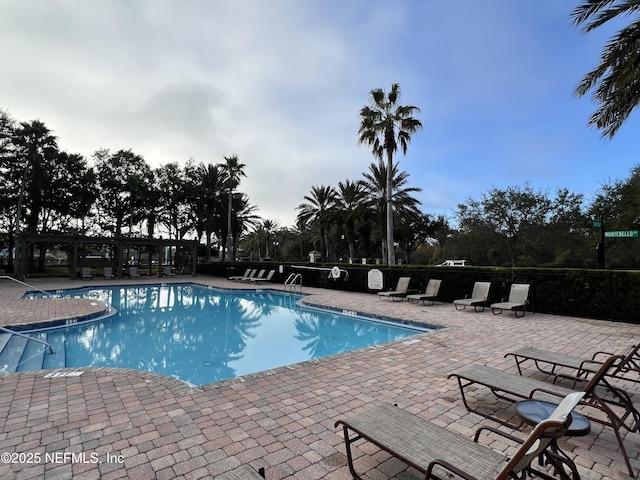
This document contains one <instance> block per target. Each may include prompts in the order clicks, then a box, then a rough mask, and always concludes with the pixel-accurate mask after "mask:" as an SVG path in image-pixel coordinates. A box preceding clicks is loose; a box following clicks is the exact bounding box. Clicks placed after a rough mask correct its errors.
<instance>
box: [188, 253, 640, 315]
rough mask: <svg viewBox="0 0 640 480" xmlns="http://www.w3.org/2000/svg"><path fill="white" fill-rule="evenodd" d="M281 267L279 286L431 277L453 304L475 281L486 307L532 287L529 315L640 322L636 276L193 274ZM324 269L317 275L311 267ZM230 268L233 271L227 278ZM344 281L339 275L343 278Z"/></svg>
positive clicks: (208, 269) (468, 270)
mask: <svg viewBox="0 0 640 480" xmlns="http://www.w3.org/2000/svg"><path fill="white" fill-rule="evenodd" d="M279 265H282V266H283V270H284V273H282V274H277V275H276V277H274V281H275V282H279V283H282V282H284V280H285V279H286V278H287V276H288V275H289V274H290V273H292V272H298V273H301V274H302V280H303V285H305V286H309V287H320V288H329V289H334V290H344V291H352V292H368V293H375V292H376V291H373V290H369V288H368V280H367V278H368V274H369V271H370V270H371V269H373V268H378V269H379V270H380V271H381V272H382V274H383V277H384V290H389V289H392V288H394V287H395V285H396V283H397V281H398V278H400V277H403V276H409V277H411V284H410V287H409V288H410V289H412V290H419V291H424V289H425V288H426V286H427V283H428V281H429V279H430V278H437V279H441V280H442V285H441V288H440V293H441V298H442V300H443V301H445V302H452V301H453V300H455V299H457V298H464V297H465V296H466V295H469V294H470V293H471V291H472V290H473V284H474V282H491V292H490V298H489V301H490V302H498V301H500V300H502V299H503V298H506V297H508V296H509V289H510V288H511V284H513V283H527V284H530V285H531V289H530V293H529V300H530V302H531V306H530V310H533V311H535V312H540V313H551V314H557V315H567V316H575V317H584V318H596V319H606V320H615V321H622V322H629V323H640V318H638V314H637V310H636V309H637V308H638V307H639V306H640V271H621V270H586V269H557V268H498V267H435V266H432V267H425V266H411V265H397V266H393V267H388V266H385V265H375V266H373V265H340V268H342V269H344V270H347V271H348V272H349V277H348V279H347V280H346V281H345V280H344V278H340V279H339V280H334V279H332V278H329V266H327V267H322V266H321V265H318V264H300V263H298V264H295V266H302V267H312V268H313V269H300V268H295V266H294V265H291V264H282V263H265V262H255V263H240V262H238V263H233V264H229V263H215V264H206V265H199V266H198V271H199V272H200V273H206V274H210V275H215V276H223V277H224V276H229V275H232V274H233V275H239V274H242V273H244V271H245V270H246V269H247V268H259V269H263V268H264V269H267V270H269V269H272V268H273V269H276V272H277V271H278V266H279ZM318 267H320V268H326V270H317V269H316V268H318ZM229 268H234V272H233V273H229V272H230V270H229ZM343 277H344V276H343Z"/></svg>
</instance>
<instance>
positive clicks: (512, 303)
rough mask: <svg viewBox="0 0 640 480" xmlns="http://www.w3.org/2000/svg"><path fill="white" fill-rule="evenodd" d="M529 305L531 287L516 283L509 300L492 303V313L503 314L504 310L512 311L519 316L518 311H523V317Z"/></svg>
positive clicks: (512, 286) (510, 292)
mask: <svg viewBox="0 0 640 480" xmlns="http://www.w3.org/2000/svg"><path fill="white" fill-rule="evenodd" d="M527 305H529V285H524V284H518V283H514V284H513V285H511V290H510V291H509V299H508V300H507V301H506V302H505V301H503V302H500V303H492V304H491V312H492V313H493V314H494V315H498V314H500V313H502V310H511V311H513V313H514V315H515V316H516V317H517V316H518V310H520V309H522V315H520V316H521V317H524V313H525V311H526V309H527Z"/></svg>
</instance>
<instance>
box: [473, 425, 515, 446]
mask: <svg viewBox="0 0 640 480" xmlns="http://www.w3.org/2000/svg"><path fill="white" fill-rule="evenodd" d="M484 430H487V431H488V432H491V433H495V434H497V435H500V436H501V437H504V438H508V439H509V440H513V441H514V442H516V443H519V444H522V439H521V438H518V437H515V436H513V435H511V434H510V433H506V432H503V431H502V430H498V429H497V428H495V427H489V426H484V427H480V428H479V429H478V430H476V434H475V436H474V437H473V441H474V442H476V443H478V439H479V438H480V434H481V433H482V432H483V431H484Z"/></svg>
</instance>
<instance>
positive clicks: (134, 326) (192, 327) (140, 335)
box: [49, 284, 420, 385]
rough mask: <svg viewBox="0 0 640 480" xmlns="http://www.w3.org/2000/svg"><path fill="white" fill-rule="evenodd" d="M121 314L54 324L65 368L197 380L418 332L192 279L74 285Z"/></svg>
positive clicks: (291, 299)
mask: <svg viewBox="0 0 640 480" xmlns="http://www.w3.org/2000/svg"><path fill="white" fill-rule="evenodd" d="M69 296H85V297H90V298H96V299H100V300H102V301H104V302H107V303H109V304H111V305H112V306H113V307H115V308H116V309H117V311H118V313H117V315H115V316H113V317H111V318H109V319H106V320H103V321H99V322H94V323H89V324H85V325H76V326H73V327H67V328H62V329H57V330H53V331H51V332H49V335H52V334H55V335H64V342H65V346H66V362H67V366H68V367H82V366H108V367H125V368H136V369H140V370H148V371H154V372H158V373H163V374H166V375H171V376H174V377H177V378H180V379H182V380H185V381H188V382H191V383H193V384H196V385H202V384H205V383H211V382H215V381H219V380H224V379H228V378H232V377H236V376H240V375H245V374H248V373H254V372H258V371H262V370H268V369H272V368H276V367H280V366H283V365H289V364H293V363H298V362H301V361H304V360H309V359H314V358H320V357H324V356H328V355H333V354H336V353H341V352H345V351H348V350H353V349H357V348H362V347H364V346H368V345H373V344H377V343H381V342H386V341H390V340H396V339H399V338H404V337H407V336H410V335H415V334H417V333H420V332H419V331H416V330H412V329H408V328H403V327H398V326H395V325H388V324H383V323H377V322H370V321H366V320H361V319H356V318H351V317H345V316H342V315H337V314H333V313H328V312H324V311H315V310H305V309H301V308H299V307H298V306H297V305H296V304H295V301H294V299H295V297H291V296H286V295H281V294H276V293H253V292H249V293H226V292H220V291H217V290H213V289H209V288H203V287H199V286H197V285H192V284H172V285H166V286H160V285H150V286H128V287H124V286H123V287H112V288H107V287H104V288H95V289H91V290H89V291H86V290H85V291H82V292H74V293H73V294H71V295H69Z"/></svg>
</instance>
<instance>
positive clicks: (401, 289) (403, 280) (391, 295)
mask: <svg viewBox="0 0 640 480" xmlns="http://www.w3.org/2000/svg"><path fill="white" fill-rule="evenodd" d="M410 281H411V277H400V278H399V279H398V284H397V285H396V289H395V290H389V291H387V292H378V298H379V299H380V300H382V299H383V298H386V299H387V300H389V299H392V300H393V301H394V302H395V300H396V298H399V299H400V301H402V299H403V298H404V297H405V296H406V295H407V290H408V289H409V282H410Z"/></svg>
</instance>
